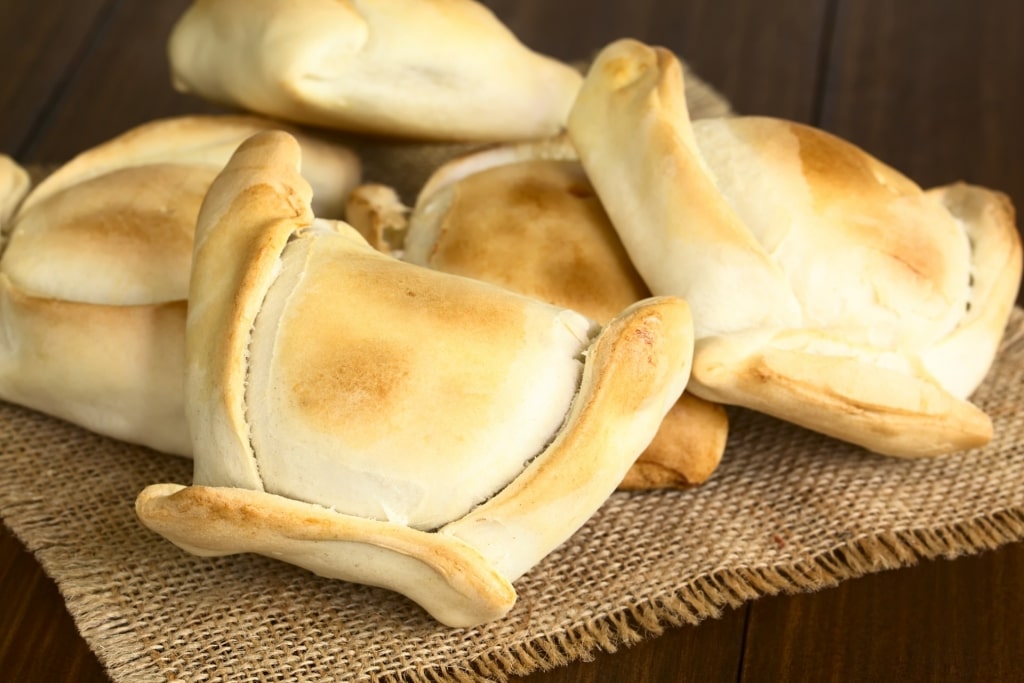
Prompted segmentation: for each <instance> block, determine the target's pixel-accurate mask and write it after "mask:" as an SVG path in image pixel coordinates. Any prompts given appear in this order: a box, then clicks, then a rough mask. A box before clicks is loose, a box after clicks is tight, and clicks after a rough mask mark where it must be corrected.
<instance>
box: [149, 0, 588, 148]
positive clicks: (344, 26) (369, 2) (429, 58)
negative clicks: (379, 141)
mask: <svg viewBox="0 0 1024 683" xmlns="http://www.w3.org/2000/svg"><path fill="white" fill-rule="evenodd" d="M169 53H170V61H171V66H172V69H173V74H174V83H175V86H176V87H177V88H178V89H179V90H183V91H187V92H193V93H196V94H199V95H201V96H203V97H207V98H209V99H212V100H215V101H218V102H222V103H227V104H232V105H236V106H241V107H243V108H245V109H247V110H250V111H255V112H260V113H262V114H267V115H271V116H275V117H280V118H283V119H285V120H288V121H295V122H298V123H305V124H312V125H317V126H324V127H329V128H336V129H341V130H348V131H357V132H367V133H375V134H383V135H388V136H398V137H411V138H420V139H444V140H485V141H494V140H515V139H529V138H539V137H544V136H547V135H552V134H554V133H556V132H558V131H559V130H560V129H562V128H563V127H564V124H565V118H566V116H567V114H568V111H569V108H570V107H571V106H572V101H573V98H574V97H575V95H576V92H577V90H578V89H579V85H580V82H581V80H582V77H581V75H580V74H579V72H577V71H576V70H574V69H572V68H571V67H569V66H568V65H566V64H563V63H561V62H558V61H556V60H554V59H551V58H548V57H544V56H542V55H539V54H537V53H535V52H533V51H531V50H529V49H528V48H526V47H525V46H524V45H523V44H522V43H520V42H519V41H518V40H517V39H516V37H515V36H514V35H512V33H511V32H510V31H509V30H508V29H507V28H506V27H505V26H504V25H502V24H501V22H500V21H499V20H498V19H497V18H496V17H495V16H494V15H493V14H492V13H491V12H490V11H489V10H488V9H487V8H486V7H484V6H483V5H481V4H479V3H477V2H474V1H473V0H298V1H296V0H196V2H194V3H193V4H192V5H191V7H189V9H188V10H187V11H186V12H185V14H184V15H183V16H182V17H181V19H180V20H179V22H178V24H177V25H176V26H175V28H174V30H173V32H172V35H171V38H170V43H169Z"/></svg>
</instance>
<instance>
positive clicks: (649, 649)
mask: <svg viewBox="0 0 1024 683" xmlns="http://www.w3.org/2000/svg"><path fill="white" fill-rule="evenodd" d="M746 621H747V608H746V607H743V608H742V609H738V610H728V611H726V612H725V613H724V614H722V615H721V616H720V617H718V618H716V619H709V620H707V621H705V622H703V623H702V624H700V625H699V626H682V627H678V628H670V629H668V630H666V631H665V632H664V633H662V634H661V635H660V636H658V637H656V638H655V637H651V638H650V639H648V640H646V641H644V642H642V643H639V644H637V645H634V646H632V647H628V648H623V649H620V650H618V651H617V652H615V653H598V654H597V656H596V657H595V658H594V660H593V661H590V662H574V663H572V664H570V665H568V666H561V667H558V668H556V669H552V670H550V671H543V672H538V673H534V674H531V675H529V676H524V677H521V678H514V679H513V681H519V682H520V683H623V682H624V681H629V683H665V682H668V681H694V682H697V681H732V680H736V677H737V675H738V673H739V667H740V661H741V659H740V657H741V654H742V649H743V648H742V644H743V633H744V630H745V628H746Z"/></svg>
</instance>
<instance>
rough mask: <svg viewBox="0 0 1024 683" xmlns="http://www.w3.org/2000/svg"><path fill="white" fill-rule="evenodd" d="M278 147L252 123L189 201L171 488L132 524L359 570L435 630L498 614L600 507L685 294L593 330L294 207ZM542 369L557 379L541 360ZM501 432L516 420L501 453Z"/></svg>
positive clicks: (678, 388) (666, 392)
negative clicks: (186, 480)
mask: <svg viewBox="0 0 1024 683" xmlns="http://www.w3.org/2000/svg"><path fill="white" fill-rule="evenodd" d="M298 159H299V150H298V147H297V146H296V145H295V142H294V140H293V139H292V138H290V137H289V136H288V135H286V134H284V133H275V132H271V133H266V134H261V135H258V136H256V137H254V138H252V139H251V140H249V141H247V142H246V143H245V144H244V145H243V146H242V147H241V148H240V149H239V151H238V153H237V154H236V155H235V157H234V158H233V160H232V162H231V163H230V164H229V165H228V166H227V168H226V169H225V171H224V172H223V173H222V174H220V175H219V176H218V179H217V181H216V182H215V183H214V185H213V187H212V188H211V190H210V192H209V194H208V195H207V199H206V201H205V203H204V205H203V210H202V212H201V214H200V219H199V224H198V228H197V237H196V242H195V249H196V251H195V263H194V267H193V271H192V281H191V289H190V309H189V317H188V329H187V346H186V348H187V361H188V362H187V369H186V376H187V380H186V402H187V406H188V415H189V420H190V426H191V433H192V435H193V441H194V452H195V473H194V482H193V486H192V487H189V488H188V489H184V490H182V489H181V488H180V487H177V486H174V485H157V486H156V487H149V488H147V489H146V490H145V491H143V492H142V494H141V495H140V496H139V499H138V503H137V510H138V514H139V517H140V519H141V520H142V521H143V523H145V524H146V525H147V526H150V527H151V528H153V529H154V530H156V531H158V532H159V533H162V534H164V535H165V536H167V537H168V538H169V539H170V540H172V541H173V542H175V543H177V544H178V545H180V546H181V547H183V548H185V549H186V550H191V551H193V552H200V553H201V554H227V553H234V552H258V553H263V554H267V555H270V556H273V557H278V558H280V559H284V560H286V561H289V562H293V563H295V564H298V565H300V566H304V567H307V568H309V569H312V570H313V571H315V572H317V573H321V574H324V575H326V576H332V577H336V578H342V579H346V580H351V581H362V582H369V583H373V584H375V585H383V586H385V587H388V588H391V589H392V590H396V591H399V592H402V593H404V594H406V595H408V596H409V597H410V598H412V599H413V600H415V601H417V602H418V603H419V604H421V605H423V606H424V608H425V609H427V610H428V611H429V612H430V613H431V614H433V615H434V616H435V618H437V619H439V620H440V621H442V622H443V623H446V624H449V625H452V626H471V625H475V624H479V623H482V622H483V621H487V620H490V619H494V618H498V617H500V616H501V615H503V614H504V613H505V612H507V610H508V609H509V608H510V607H511V605H512V601H513V600H514V592H512V589H511V587H510V585H509V583H510V582H511V581H514V580H515V579H516V578H518V577H519V576H520V575H521V574H522V573H524V572H526V571H528V570H529V568H530V567H532V566H533V565H534V564H536V563H537V562H538V561H539V560H540V559H541V558H542V557H544V556H545V555H547V554H548V553H549V552H550V551H551V550H553V549H554V548H555V547H556V546H558V545H559V544H561V543H562V542H563V541H564V540H565V539H566V538H568V537H569V536H570V535H571V534H572V533H574V532H575V531H576V529H578V528H579V526H580V525H582V524H583V523H584V522H585V521H586V519H587V518H588V517H589V516H590V515H591V514H593V512H594V511H595V510H596V509H597V508H598V507H599V506H600V505H601V504H602V503H603V502H604V500H605V499H606V498H607V496H608V495H610V494H611V492H612V491H613V490H614V488H615V486H616V484H617V483H618V482H619V481H620V480H621V478H622V476H623V474H624V473H625V471H626V470H627V469H628V468H629V466H630V465H631V464H632V462H633V461H634V460H635V459H636V457H637V456H638V455H639V453H640V451H641V450H643V448H644V446H645V445H646V444H647V442H648V441H650V439H651V437H652V436H653V434H654V432H655V431H656V429H657V426H658V424H659V423H660V421H661V419H662V418H663V416H664V414H665V413H666V411H667V410H668V409H669V407H670V406H671V405H672V403H674V401H675V400H676V399H677V398H678V396H679V395H680V394H681V393H682V390H683V387H684V386H685V384H686V381H687V379H688V376H689V369H690V359H691V353H692V322H691V321H690V318H689V308H688V307H687V305H686V304H685V302H684V301H682V300H681V299H678V298H675V297H662V298H652V299H647V300H645V301H642V302H639V303H637V304H634V305H632V306H630V307H629V308H627V309H626V310H625V311H622V312H621V313H620V314H619V315H618V316H616V317H615V318H614V319H613V320H611V321H610V322H609V324H608V325H606V326H604V327H603V328H600V329H598V328H597V327H596V326H594V325H593V324H592V323H591V322H590V321H588V320H587V319H586V318H584V317H583V316H581V315H579V314H578V313H575V312H572V311H569V310H566V309H560V308H557V307H554V306H550V305H548V304H544V303H542V302H539V301H536V300H533V299H529V298H527V297H523V296H520V295H517V294H513V293H511V292H507V291H505V290H502V289H500V288H497V287H494V286H492V285H488V284H486V283H482V282H478V281H474V280H470V279H466V278H460V277H457V276H452V275H447V274H443V273H437V272H434V271H431V270H428V269H424V268H420V267H418V266H414V265H411V264H406V263H402V262H400V261H397V260H395V259H393V258H390V257H388V256H386V255H383V254H381V253H379V252H377V251H376V250H374V249H373V248H372V247H370V245H369V244H367V243H366V242H365V241H364V240H363V239H361V238H360V237H359V235H358V234H357V233H356V232H355V230H354V229H352V228H351V227H349V226H347V225H345V224H343V223H334V222H329V221H319V220H315V219H314V216H313V213H312V211H311V210H310V208H309V203H308V202H309V188H308V185H306V184H305V182H304V181H303V180H302V178H301V177H300V176H299V175H298V173H297V172H296V168H297V163H298ZM337 272H340V274H339V275H332V276H331V277H327V278H326V280H324V279H323V278H322V276H326V275H327V274H331V273H337ZM336 279H337V281H336ZM324 283H326V284H324ZM338 284H341V285H343V286H342V287H340V288H339V287H334V286H333V285H338ZM339 302H340V304H341V305H339ZM312 311H316V312H317V315H316V316H313V315H310V314H309V312H312ZM374 318H378V319H379V320H377V321H375V320H374ZM314 327H317V328H319V329H314ZM364 337H365V338H364ZM428 337H434V338H428ZM290 338H293V339H295V340H299V339H302V338H306V339H308V343H309V346H310V348H309V349H308V351H309V352H308V353H303V352H302V351H301V350H300V349H299V348H298V347H297V346H295V345H294V344H293V343H292V342H291V341H289V339H290ZM332 344H333V345H334V348H333V350H331V345H332ZM559 367H561V368H563V369H562V370H559V369H558V368H559ZM566 370H567V371H568V372H569V373H570V377H569V381H570V385H569V389H570V391H569V395H568V396H564V395H561V392H563V391H564V386H563V385H564V379H559V378H557V377H556V378H554V379H552V378H551V377H548V376H545V375H551V374H554V375H558V374H563V373H564V372H565V371H566ZM517 374H521V375H524V376H523V377H516V375H517ZM480 378H483V380H484V382H483V384H484V385H486V386H481V383H480ZM509 378H510V379H509ZM460 391H467V392H470V393H469V394H466V395H465V396H463V397H461V398H460V397H459V396H457V395H456V394H455V393H452V394H451V395H450V397H449V398H448V399H442V398H439V396H440V393H439V392H460ZM552 394H553V395H554V396H555V398H556V400H554V401H552V399H551V395H552ZM523 403H529V404H531V405H532V406H534V407H535V408H536V409H537V410H536V414H535V415H534V416H532V417H529V418H527V419H525V420H524V419H523V418H522V417H520V416H519V414H520V413H516V412H515V411H520V407H519V406H520V404H523ZM542 421H546V423H547V426H541V427H540V429H541V431H542V432H549V433H547V434H540V435H541V436H543V439H542V443H540V444H539V445H537V443H536V438H535V436H536V434H534V435H531V434H530V432H536V430H537V429H538V427H537V425H535V424H534V423H538V424H539V423H540V422H542ZM438 424H440V425H442V426H443V427H444V429H451V430H453V434H445V433H444V432H443V430H438V429H437V427H436V425H438ZM508 427H512V428H513V430H514V431H521V432H524V433H525V435H524V436H522V437H519V436H517V437H516V444H517V445H516V446H515V448H517V449H518V451H517V452H512V453H509V454H505V455H503V454H501V452H500V451H501V446H502V445H503V444H502V443H501V442H502V441H504V440H505V439H506V438H510V436H509V434H510V433H509V432H508V431H507V428H508ZM502 434H504V435H505V436H500V435H502ZM491 435H496V436H494V437H493V438H491V439H490V441H491V443H490V447H487V442H488V440H489V437H491ZM452 437H457V438H455V439H453V438H452ZM481 439H482V440H481ZM417 440H418V441H417ZM456 442H461V444H460V443H456ZM381 444H384V445H385V446H386V448H385V449H384V450H381V449H380V446H381ZM438 445H440V446H441V448H440V449H439V448H437V446H438ZM275 462H276V463H280V465H281V466H278V465H276V464H273V463H275ZM509 463H516V466H515V468H514V471H511V472H508V470H509ZM466 470H469V471H471V472H473V474H472V476H470V477H468V478H466V477H463V476H462V474H463V472H464V471H466ZM489 470H495V471H499V472H501V471H504V472H505V473H504V474H500V476H497V477H495V476H494V475H493V474H491V473H490V472H489ZM363 475H366V476H363ZM352 479H358V487H353V486H350V483H351V480H352ZM239 489H247V491H245V492H240V491H239ZM435 494H440V496H437V495H435ZM460 497H462V498H465V500H467V501H469V502H468V504H466V503H460V504H458V505H454V506H453V505H452V504H450V503H449V501H448V500H447V499H449V498H451V499H458V498H460ZM197 500H201V501H203V502H202V503H201V505H200V506H199V507H200V509H198V510H197V509H196V506H195V503H196V501H197ZM375 500H376V502H377V503H384V504H382V505H381V507H383V508H386V509H385V510H384V511H383V513H382V514H376V513H375V512H374V510H373V505H374V501H375ZM252 506H256V508H258V509H254V508H253V507H252ZM207 517H209V518H210V519H209V522H210V525H208V524H207V523H206V518H207ZM311 521H312V523H314V526H315V527H316V531H315V533H312V534H310V533H309V525H310V523H311ZM211 525H212V527H211ZM211 528H212V529H213V530H214V531H213V533H211V531H210V530H211ZM264 530H266V533H264ZM321 532H322V533H321ZM397 548H400V550H397V551H396V549H397ZM439 580H440V581H442V582H443V583H445V584H447V586H446V587H443V589H442V590H439V589H438V584H437V581H439Z"/></svg>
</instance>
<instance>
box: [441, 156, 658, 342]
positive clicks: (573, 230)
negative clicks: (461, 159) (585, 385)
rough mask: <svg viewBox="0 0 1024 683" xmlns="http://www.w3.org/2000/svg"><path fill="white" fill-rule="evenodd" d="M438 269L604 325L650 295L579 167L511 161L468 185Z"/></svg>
mask: <svg viewBox="0 0 1024 683" xmlns="http://www.w3.org/2000/svg"><path fill="white" fill-rule="evenodd" d="M431 265H433V266H434V267H435V268H437V269H439V270H444V271H447V272H451V273H456V274H459V275H465V276H467V277H473V278H476V279H480V280H485V281H488V282H493V283H495V284H497V285H500V286H502V287H505V288H507V289H510V290H512V291H516V292H520V293H522V294H526V295H528V296H532V297H535V298H537V299H541V300H542V301H548V302H550V303H554V304H557V305H560V306H565V307H567V308H572V309H574V310H577V311H579V312H581V313H583V314H584V315H587V316H589V317H591V318H593V319H595V320H598V321H600V322H604V321H607V320H609V319H610V318H611V317H612V316H614V315H615V314H617V313H618V312H619V311H621V310H622V309H623V308H625V307H626V306H628V305H629V304H631V303H633V302H634V301H636V300H638V299H642V298H644V297H645V296H647V295H648V290H647V288H646V286H645V285H644V283H643V281H642V279H641V278H640V276H639V274H637V272H636V270H635V269H634V267H633V265H632V262H631V261H630V260H629V257H628V255H627V254H626V251H625V249H624V248H623V246H622V243H621V242H620V241H619V238H618V235H617V234H616V233H615V230H614V228H613V227H612V225H611V222H610V220H609V219H608V216H607V215H606V214H605V212H604V209H603V208H602V206H601V204H600V202H599V201H598V199H597V197H596V196H595V195H594V193H593V191H592V189H591V187H590V184H589V182H588V181H587V179H586V176H585V175H584V174H583V171H582V169H581V168H580V166H579V164H576V163H574V162H566V161H545V160H534V161H527V162H521V163H517V164H509V165H506V166H500V167H497V168H493V169H489V170H487V171H484V172H481V173H478V174H475V175H473V176H470V177H468V178H466V179H464V180H463V181H461V182H460V183H459V185H458V186H457V188H456V191H455V196H454V198H453V201H452V203H451V206H450V207H449V210H448V213H447V215H446V217H445V219H444V222H443V225H442V230H441V233H440V236H439V238H438V242H437V244H436V246H435V248H434V252H433V256H432V259H431Z"/></svg>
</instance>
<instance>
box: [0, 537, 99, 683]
mask: <svg viewBox="0 0 1024 683" xmlns="http://www.w3.org/2000/svg"><path fill="white" fill-rule="evenodd" d="M0 595H2V596H3V608H2V609H0V680H4V681H25V682H26V683H31V682H33V681H54V682H57V681H76V682H78V683H104V682H106V681H108V680H109V679H108V678H107V675H106V672H105V671H104V669H103V667H102V666H100V663H99V661H98V660H97V659H96V655H94V654H93V652H92V650H90V649H89V648H88V647H87V646H86V645H85V641H83V640H82V637H81V636H80V635H79V634H78V630H77V629H76V628H75V623H74V621H73V620H72V619H71V615H70V614H68V611H67V608H66V607H65V606H64V599H63V598H62V597H61V595H60V593H59V592H58V590H57V586H56V585H54V583H53V581H52V580H50V578H49V577H48V576H46V575H45V574H44V573H43V572H42V570H41V569H40V567H39V564H38V563H37V562H36V560H35V558H34V557H33V556H32V555H31V554H30V553H29V552H28V551H27V550H25V547H24V546H23V545H22V544H21V542H20V541H18V540H17V539H16V538H14V536H13V535H12V534H11V532H10V530H9V529H8V528H7V527H6V526H4V525H2V524H0Z"/></svg>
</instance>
